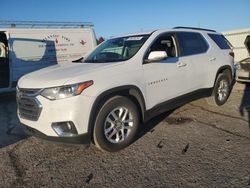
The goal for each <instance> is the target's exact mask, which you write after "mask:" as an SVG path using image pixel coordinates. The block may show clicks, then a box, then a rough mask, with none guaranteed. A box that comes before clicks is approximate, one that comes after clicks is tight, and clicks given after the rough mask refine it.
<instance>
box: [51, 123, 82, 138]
mask: <svg viewBox="0 0 250 188" xmlns="http://www.w3.org/2000/svg"><path fill="white" fill-rule="evenodd" d="M51 126H52V128H53V130H54V131H55V132H56V134H57V135H58V136H65V137H70V136H76V135H77V134H78V133H77V130H76V127H75V125H74V123H73V122H72V121H66V122H57V123H52V125H51Z"/></svg>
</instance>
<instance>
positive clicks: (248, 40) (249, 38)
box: [244, 35, 250, 56]
mask: <svg viewBox="0 0 250 188" xmlns="http://www.w3.org/2000/svg"><path fill="white" fill-rule="evenodd" d="M244 44H245V46H246V48H247V51H248V55H249V56H250V35H248V36H247V38H246V40H245V43H244Z"/></svg>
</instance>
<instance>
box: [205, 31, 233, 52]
mask: <svg viewBox="0 0 250 188" xmlns="http://www.w3.org/2000/svg"><path fill="white" fill-rule="evenodd" d="M208 36H209V37H210V38H211V39H213V41H214V42H215V43H216V44H217V46H219V47H220V49H230V44H229V42H228V41H227V40H226V39H225V37H224V36H223V35H218V34H208Z"/></svg>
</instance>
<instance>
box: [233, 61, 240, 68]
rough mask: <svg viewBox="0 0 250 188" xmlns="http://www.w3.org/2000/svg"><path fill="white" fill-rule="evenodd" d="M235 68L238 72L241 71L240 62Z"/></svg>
mask: <svg viewBox="0 0 250 188" xmlns="http://www.w3.org/2000/svg"><path fill="white" fill-rule="evenodd" d="M234 67H235V69H236V70H240V69H241V66H240V63H239V62H237V63H235V64H234Z"/></svg>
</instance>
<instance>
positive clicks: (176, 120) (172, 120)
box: [164, 117, 193, 125]
mask: <svg viewBox="0 0 250 188" xmlns="http://www.w3.org/2000/svg"><path fill="white" fill-rule="evenodd" d="M164 121H165V122H167V123H168V124H169V125H181V124H184V123H190V122H192V121H193V119H191V118H186V117H167V118H166V119H165V120H164Z"/></svg>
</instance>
